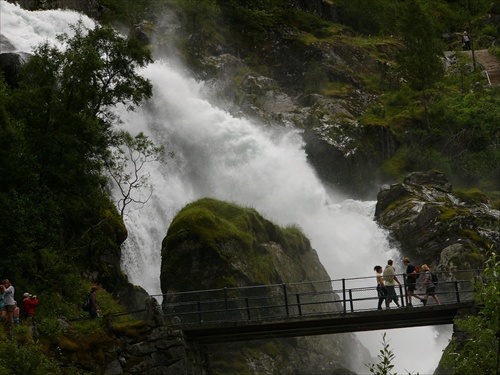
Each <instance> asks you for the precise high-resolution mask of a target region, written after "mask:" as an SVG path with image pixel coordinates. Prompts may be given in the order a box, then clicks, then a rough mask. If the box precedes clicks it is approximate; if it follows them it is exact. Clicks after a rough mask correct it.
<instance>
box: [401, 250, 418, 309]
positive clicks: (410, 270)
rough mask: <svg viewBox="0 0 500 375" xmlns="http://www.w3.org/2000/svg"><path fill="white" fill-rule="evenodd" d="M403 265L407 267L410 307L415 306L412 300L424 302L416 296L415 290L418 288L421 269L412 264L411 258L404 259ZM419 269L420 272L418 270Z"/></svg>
mask: <svg viewBox="0 0 500 375" xmlns="http://www.w3.org/2000/svg"><path fill="white" fill-rule="evenodd" d="M403 264H404V265H405V266H406V286H407V292H408V306H410V307H411V306H413V304H412V303H411V299H412V297H413V298H416V299H418V300H419V301H422V298H420V297H419V296H417V295H416V294H415V289H416V288H417V279H418V278H419V277H420V273H419V272H420V267H418V266H414V265H413V264H411V262H410V258H408V257H405V258H403ZM417 267H418V270H417Z"/></svg>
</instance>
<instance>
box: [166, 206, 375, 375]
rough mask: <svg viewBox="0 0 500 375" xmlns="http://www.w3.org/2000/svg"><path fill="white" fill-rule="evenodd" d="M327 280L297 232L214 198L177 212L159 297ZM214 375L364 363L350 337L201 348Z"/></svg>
mask: <svg viewBox="0 0 500 375" xmlns="http://www.w3.org/2000/svg"><path fill="white" fill-rule="evenodd" d="M319 280H329V276H328V274H327V272H326V270H325V269H324V267H323V266H322V265H321V263H320V261H319V258H318V256H317V253H316V251H315V250H314V249H312V248H311V245H310V242H309V240H308V239H307V238H306V237H305V236H304V234H303V233H302V232H301V230H300V229H299V228H298V227H295V226H292V227H287V228H282V227H279V226H278V225H276V224H274V223H272V222H271V221H269V220H266V219H265V218H264V217H262V215H260V214H259V213H258V212H257V211H255V210H254V209H251V208H243V207H240V206H238V205H236V204H231V203H227V202H221V201H217V200H214V199H208V198H205V199H201V200H198V201H196V202H194V203H191V204H188V205H187V206H186V207H184V208H183V209H182V210H181V211H180V212H179V213H178V214H177V216H176V217H175V218H174V220H173V221H172V224H171V226H170V228H169V229H168V232H167V236H166V238H165V239H164V241H163V247H162V269H161V286H162V291H163V293H169V292H179V291H189V290H202V289H214V288H223V287H236V286H250V285H262V284H279V283H290V282H302V281H319ZM209 352H210V359H211V370H212V371H213V372H214V373H215V374H236V373H238V374H277V373H279V374H298V373H300V374H319V375H321V374H325V375H326V374H329V375H330V374H332V372H333V371H334V370H336V369H339V368H343V367H351V368H352V367H353V364H354V363H356V364H360V363H368V362H370V361H371V358H370V357H369V354H368V351H367V349H366V348H364V347H363V346H362V345H361V344H360V343H359V342H358V341H357V339H356V338H355V336H354V335H353V334H338V335H328V336H316V337H303V338H293V339H282V340H262V341H250V342H240V343H232V344H227V345H222V344H220V345H210V346H209Z"/></svg>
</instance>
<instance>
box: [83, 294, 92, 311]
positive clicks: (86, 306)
mask: <svg viewBox="0 0 500 375" xmlns="http://www.w3.org/2000/svg"><path fill="white" fill-rule="evenodd" d="M82 310H83V311H90V294H89V295H88V296H87V298H86V299H85V302H84V303H83V306H82Z"/></svg>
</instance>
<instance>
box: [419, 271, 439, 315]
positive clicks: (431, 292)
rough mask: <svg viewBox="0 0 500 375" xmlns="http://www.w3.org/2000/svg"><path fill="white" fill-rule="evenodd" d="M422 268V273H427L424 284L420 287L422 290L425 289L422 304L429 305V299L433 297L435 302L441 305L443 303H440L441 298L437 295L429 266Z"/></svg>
mask: <svg viewBox="0 0 500 375" xmlns="http://www.w3.org/2000/svg"><path fill="white" fill-rule="evenodd" d="M421 268H422V271H424V272H425V273H424V283H423V284H422V286H421V287H420V290H422V289H423V288H424V287H425V296H424V298H422V303H423V304H424V306H425V305H427V300H428V299H429V296H431V297H432V298H433V299H434V301H436V303H437V304H438V305H440V304H441V302H440V301H439V298H438V296H437V295H436V285H434V283H433V282H432V275H431V270H430V268H429V266H428V265H427V264H422V267H421Z"/></svg>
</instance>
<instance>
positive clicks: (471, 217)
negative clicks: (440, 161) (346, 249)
mask: <svg viewBox="0 0 500 375" xmlns="http://www.w3.org/2000/svg"><path fill="white" fill-rule="evenodd" d="M377 198H378V200H377V207H376V211H375V217H376V219H377V221H378V222H379V223H380V224H381V225H382V226H384V227H385V228H387V229H389V230H390V231H391V232H392V234H393V235H394V238H395V239H396V240H397V241H398V242H399V243H400V244H401V249H402V251H403V253H404V254H405V255H408V256H410V257H411V258H412V260H413V261H414V262H415V263H417V264H418V263H420V262H422V263H428V264H429V265H431V268H432V267H434V268H436V267H437V269H440V270H442V271H446V270H453V269H469V268H482V266H483V259H484V255H485V254H486V252H487V250H488V249H489V248H491V247H493V248H498V246H499V244H500V238H499V233H500V211H498V210H495V209H493V208H492V205H491V203H490V202H489V201H488V199H487V198H486V196H485V195H484V194H482V193H481V192H479V191H470V192H467V193H460V192H455V193H454V192H453V189H452V186H451V184H450V183H449V181H448V179H447V178H446V176H445V175H444V174H442V173H441V172H438V171H428V172H415V173H412V174H410V175H408V176H406V178H405V179H404V180H403V182H402V183H400V184H394V185H391V186H385V187H383V188H382V190H381V191H380V192H379V194H378V197H377ZM420 264H421V263H420Z"/></svg>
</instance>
